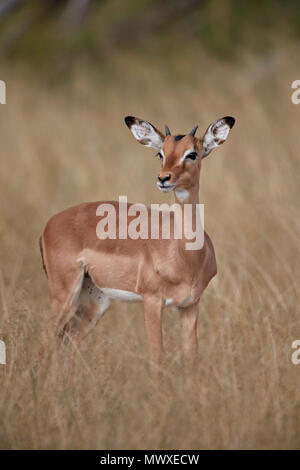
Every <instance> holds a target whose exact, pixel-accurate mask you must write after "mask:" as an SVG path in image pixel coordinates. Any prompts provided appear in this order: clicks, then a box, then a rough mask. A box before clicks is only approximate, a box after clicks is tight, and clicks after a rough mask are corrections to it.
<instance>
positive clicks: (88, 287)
mask: <svg viewBox="0 0 300 470" xmlns="http://www.w3.org/2000/svg"><path fill="white" fill-rule="evenodd" d="M110 304H111V300H110V299H109V298H108V297H107V296H106V295H104V294H103V292H102V291H101V289H99V287H97V286H96V285H95V284H94V282H93V280H92V279H91V278H90V277H89V275H88V274H86V275H85V278H84V281H83V285H82V289H81V292H80V295H79V297H78V300H77V305H76V311H75V314H74V315H73V317H72V318H71V319H70V320H69V321H68V322H67V323H66V324H65V326H64V328H63V344H64V345H65V346H66V345H69V346H71V348H70V352H69V354H70V363H71V365H72V363H73V359H72V358H73V356H74V353H75V352H76V350H77V348H78V345H79V343H80V342H81V341H82V340H83V339H84V338H85V337H86V336H87V335H88V334H89V333H90V332H91V331H92V330H93V329H94V328H95V326H96V325H97V323H98V321H99V320H100V318H101V317H102V315H103V314H104V312H105V311H106V310H107V309H108V308H109V306H110Z"/></svg>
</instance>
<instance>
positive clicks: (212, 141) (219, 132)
mask: <svg viewBox="0 0 300 470" xmlns="http://www.w3.org/2000/svg"><path fill="white" fill-rule="evenodd" d="M234 123H235V119H234V118H233V117H231V116H225V117H223V118H222V119H218V120H217V121H215V122H213V123H212V124H211V125H210V126H209V127H208V129H207V131H206V132H205V134H204V136H203V139H202V145H203V153H202V158H205V157H207V155H208V154H209V153H210V152H211V151H212V150H213V149H214V148H215V147H218V146H219V145H221V144H223V143H224V142H225V140H226V139H227V137H228V134H229V131H230V129H231V128H232V127H233V126H234Z"/></svg>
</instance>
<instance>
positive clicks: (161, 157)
mask: <svg viewBox="0 0 300 470" xmlns="http://www.w3.org/2000/svg"><path fill="white" fill-rule="evenodd" d="M157 156H158V157H159V158H160V160H162V159H163V156H162V154H161V153H160V152H158V154H157Z"/></svg>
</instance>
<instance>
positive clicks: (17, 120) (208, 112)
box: [0, 50, 300, 449]
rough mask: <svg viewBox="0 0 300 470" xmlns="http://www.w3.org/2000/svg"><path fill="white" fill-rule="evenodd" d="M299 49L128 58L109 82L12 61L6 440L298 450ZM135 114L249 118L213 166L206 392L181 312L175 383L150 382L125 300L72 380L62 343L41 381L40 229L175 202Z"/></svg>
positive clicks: (2, 172) (139, 327) (1, 178)
mask: <svg viewBox="0 0 300 470" xmlns="http://www.w3.org/2000/svg"><path fill="white" fill-rule="evenodd" d="M298 56H299V51H298V50H294V51H292V50H289V51H286V50H285V51H278V52H277V53H276V54H274V55H273V56H272V57H268V58H267V59H266V60H253V59H251V58H249V60H247V62H246V63H244V64H240V65H226V64H220V63H215V62H213V61H212V60H208V59H207V58H202V60H200V58H198V57H193V60H192V61H190V60H189V58H181V59H178V62H177V65H176V68H174V69H171V67H169V68H166V67H165V68H163V67H158V65H157V64H156V63H155V62H153V63H152V64H147V63H146V61H145V62H144V63H143V62H142V60H141V59H140V61H137V60H134V59H133V58H132V57H126V58H125V57H124V58H123V59H122V60H121V59H120V58H118V59H117V60H115V61H113V62H112V69H113V70H114V72H113V73H112V78H111V79H110V80H106V78H105V76H102V77H98V78H97V79H95V77H91V76H90V74H89V73H88V71H84V70H82V71H81V72H78V73H76V75H75V78H74V81H73V82H72V83H70V84H69V83H68V84H67V83H66V84H64V85H62V86H60V87H50V86H47V85H46V84H45V83H43V81H42V79H32V80H29V79H26V78H25V76H22V74H20V73H17V72H16V71H13V70H10V69H8V68H7V67H6V68H5V67H2V68H1V69H2V72H1V75H2V76H1V79H5V80H6V81H7V87H8V97H7V102H8V104H7V105H6V106H5V107H4V106H1V109H0V111H1V125H0V138H1V165H0V191H1V193H0V194H1V206H0V211H1V213H0V231H1V247H0V257H1V258H0V259H1V276H0V287H1V297H0V300H1V302H0V303H1V317H0V338H2V339H4V340H5V341H6V343H7V354H8V364H7V366H6V367H3V366H0V367H1V369H0V375H1V395H0V422H1V427H0V446H1V448H14V449H21V448H27V449H28V448H56V449H62V448H72V449H76V448H109V449H116V448H124V449H132V448H134V449H135V448H147V449H153V448H157V449H159V448H170V449H175V448H191V449H192V448H207V449H208V448H227V449H228V448H266V447H271V448H296V447H299V437H298V436H299V432H300V420H299V414H300V401H299V399H300V395H299V390H300V387H299V380H300V379H299V377H300V375H299V374H300V369H298V368H297V366H295V365H292V363H291V359H290V358H291V353H292V350H291V343H292V341H293V340H294V339H298V338H300V321H299V304H300V295H299V294H300V293H299V277H298V276H299V250H298V249H299V235H300V225H299V218H298V210H297V209H298V203H299V193H300V191H299V174H300V160H299V148H300V136H299V113H300V106H298V107H297V106H295V105H292V103H291V101H290V94H291V89H290V84H291V82H292V81H293V80H295V79H297V78H299V76H297V69H296V64H297V58H298ZM191 64H193V67H192V68H191ZM193 70H194V71H195V75H192V72H193ZM118 77H122V83H120V81H119V79H118ZM127 114H135V115H138V116H141V117H145V118H146V119H149V120H150V121H152V122H154V123H155V124H157V125H158V126H160V127H162V126H163V124H164V123H165V122H167V123H168V125H169V127H170V128H171V130H172V129H173V130H174V131H179V132H182V131H187V130H189V129H190V128H192V126H193V125H195V124H196V123H199V125H200V128H202V129H203V130H204V129H205V128H206V126H207V125H208V124H209V123H210V122H211V121H212V120H214V119H216V118H217V117H221V116H222V115H224V114H232V115H233V116H236V118H237V124H236V127H235V128H234V130H233V132H232V134H231V136H230V138H229V140H228V142H227V143H226V144H225V145H224V146H223V147H222V148H220V149H219V150H217V151H215V153H214V154H213V155H211V156H210V157H209V158H208V159H206V160H205V161H204V164H203V169H202V179H201V198H200V199H201V201H203V202H205V203H206V210H205V223H206V229H207V231H208V233H209V234H210V235H211V238H212V240H213V242H214V245H215V248H216V254H217V261H218V269H219V272H218V276H217V278H215V279H214V280H213V282H212V283H211V284H210V285H209V287H208V289H207V291H206V292H205V293H204V295H203V299H202V301H201V311H200V321H199V328H198V334H199V343H200V351H199V380H198V386H197V387H196V390H195V391H194V392H192V393H191V391H189V390H188V389H186V387H185V380H184V374H183V371H182V366H181V361H180V345H179V321H178V314H177V311H176V310H172V309H171V310H168V311H166V312H165V316H164V332H165V347H166V363H167V367H166V371H165V383H164V386H163V387H162V388H161V389H159V390H155V389H154V388H153V386H152V384H151V381H150V379H149V375H148V369H147V351H146V347H145V334H144V325H143V313H142V306H140V305H137V306H136V305H126V304H118V305H117V304H116V305H115V306H114V307H113V308H111V310H110V311H109V312H108V313H107V314H106V315H105V316H104V318H103V320H102V321H101V322H100V323H99V325H98V327H97V329H96V330H95V331H94V332H93V333H92V334H91V335H90V336H89V337H88V338H87V340H86V342H85V344H83V346H82V348H81V350H80V351H78V353H77V360H76V361H77V362H76V375H75V377H74V380H73V382H72V384H71V386H69V385H68V383H67V380H66V378H65V376H64V373H63V371H62V366H61V363H62V361H61V357H60V355H59V353H58V352H57V350H56V348H53V349H52V350H51V352H50V353H51V354H50V356H51V364H50V366H49V369H48V373H47V377H46V379H45V381H44V382H42V383H37V381H36V377H35V369H34V366H35V361H36V356H37V350H38V346H39V339H40V334H41V330H42V328H43V325H44V322H45V319H46V317H47V315H48V313H49V304H48V297H47V282H46V279H45V276H44V273H43V271H42V268H41V261H40V255H39V250H38V243H37V241H38V237H39V235H40V233H41V231H42V229H43V226H44V224H45V222H46V220H47V219H48V218H49V216H50V215H52V214H53V213H55V212H57V211H59V210H61V209H63V208H65V207H67V206H70V205H75V204H76V203H78V202H81V201H83V200H101V199H104V200H105V199H111V198H114V199H115V198H117V197H118V195H119V194H127V195H128V199H129V200H131V201H139V202H146V203H151V202H160V201H162V200H164V201H166V200H171V199H168V196H165V195H162V194H161V193H159V192H158V191H157V189H156V187H155V175H156V173H157V170H158V166H159V163H158V161H157V160H156V159H155V158H154V157H153V156H152V154H153V152H151V151H150V150H148V149H143V148H142V147H141V146H139V145H138V144H136V143H135V142H134V140H133V139H132V137H131V136H130V135H129V133H128V130H127V128H126V127H125V126H124V125H123V122H122V119H123V116H125V115H127ZM298 367H300V366H298Z"/></svg>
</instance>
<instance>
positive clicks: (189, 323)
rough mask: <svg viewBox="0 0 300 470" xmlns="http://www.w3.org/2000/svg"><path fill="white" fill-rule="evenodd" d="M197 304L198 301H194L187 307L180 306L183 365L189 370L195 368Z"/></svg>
mask: <svg viewBox="0 0 300 470" xmlns="http://www.w3.org/2000/svg"><path fill="white" fill-rule="evenodd" d="M198 306H199V302H196V303H195V304H193V305H190V306H189V307H185V308H180V323H181V340H182V349H183V357H184V362H185V365H186V367H187V368H188V369H189V370H191V369H194V368H195V365H196V359H197V352H198V339H197V320H198Z"/></svg>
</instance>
